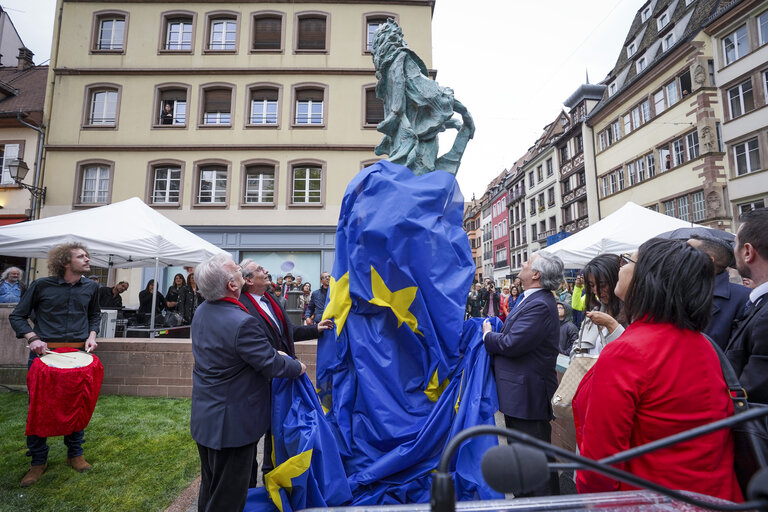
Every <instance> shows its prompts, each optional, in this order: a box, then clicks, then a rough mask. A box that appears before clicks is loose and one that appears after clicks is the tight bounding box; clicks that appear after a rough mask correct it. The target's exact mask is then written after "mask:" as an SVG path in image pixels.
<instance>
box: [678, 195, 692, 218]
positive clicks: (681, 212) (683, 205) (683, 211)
mask: <svg viewBox="0 0 768 512" xmlns="http://www.w3.org/2000/svg"><path fill="white" fill-rule="evenodd" d="M677 218H678V219H681V220H689V219H690V217H689V213H688V196H683V197H678V198H677Z"/></svg>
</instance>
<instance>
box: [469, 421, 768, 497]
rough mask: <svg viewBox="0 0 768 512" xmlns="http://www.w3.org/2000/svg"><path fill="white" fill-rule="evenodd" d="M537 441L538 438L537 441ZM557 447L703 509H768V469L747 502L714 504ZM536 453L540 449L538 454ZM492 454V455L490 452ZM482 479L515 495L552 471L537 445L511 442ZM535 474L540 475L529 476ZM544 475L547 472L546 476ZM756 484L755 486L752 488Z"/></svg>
mask: <svg viewBox="0 0 768 512" xmlns="http://www.w3.org/2000/svg"><path fill="white" fill-rule="evenodd" d="M515 434H516V435H514V436H511V435H510V436H509V437H513V438H518V437H519V438H520V439H519V440H520V441H522V442H526V441H527V440H526V439H523V437H528V436H525V435H524V434H520V433H519V432H515ZM537 441H538V440H537ZM553 448H555V449H556V450H554V451H555V453H556V454H557V455H558V456H559V457H561V458H563V459H568V460H572V461H574V462H578V463H579V465H580V466H581V467H585V468H588V469H590V470H592V471H596V472H598V473H602V474H604V475H607V476H610V477H611V478H614V479H616V480H621V481H623V482H626V483H628V484H631V485H634V486H635V487H640V488H643V489H648V490H650V491H653V492H656V493H658V494H661V495H662V496H666V497H668V498H672V499H674V500H677V501H682V502H684V503H688V504H690V505H695V506H697V507H701V508H707V509H712V510H721V511H724V512H730V511H738V510H768V499H766V498H767V497H768V492H766V489H768V468H766V469H763V470H761V471H759V472H758V473H757V474H756V475H755V477H753V479H752V481H750V485H749V492H748V494H749V499H750V500H752V501H748V502H745V503H711V502H706V501H702V500H700V499H698V498H695V497H693V496H690V495H688V494H685V493H683V492H681V491H675V490H672V489H668V488H666V487H664V486H662V485H660V484H657V483H655V482H651V481H649V480H645V479H643V478H640V477H638V476H636V475H634V474H632V473H628V472H626V471H622V470H620V469H617V468H614V467H613V466H608V465H606V464H603V463H602V462H599V461H596V460H592V459H588V458H586V457H582V456H581V455H577V454H575V453H571V452H568V451H567V450H563V449H562V448H558V447H556V446H555V447H553ZM534 452H539V453H538V454H536V453H534ZM489 454H490V455H489ZM482 469H483V478H485V481H486V482H487V483H488V485H490V486H491V488H492V489H493V490H495V491H498V492H503V493H507V492H512V493H514V494H519V493H526V492H530V491H532V490H534V489H536V488H538V487H539V486H541V485H542V484H543V482H544V481H546V478H547V474H548V473H549V466H548V464H547V458H546V456H545V455H544V452H543V451H542V450H540V449H537V448H532V447H529V446H524V445H521V444H519V443H515V444H511V445H503V446H496V447H494V448H492V449H490V450H488V452H486V454H485V456H483V462H482ZM529 474H530V475H535V477H536V478H537V479H536V480H534V478H533V477H529V476H528V475H529ZM541 475H544V476H543V477H542V476H541ZM753 487H754V489H753Z"/></svg>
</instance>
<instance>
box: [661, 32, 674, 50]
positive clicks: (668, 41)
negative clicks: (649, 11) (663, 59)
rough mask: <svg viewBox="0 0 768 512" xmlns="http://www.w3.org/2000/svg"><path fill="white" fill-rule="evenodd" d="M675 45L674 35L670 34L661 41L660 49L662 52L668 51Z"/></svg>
mask: <svg viewBox="0 0 768 512" xmlns="http://www.w3.org/2000/svg"><path fill="white" fill-rule="evenodd" d="M674 44H675V33H674V32H670V33H669V34H667V35H666V36H665V37H664V39H662V40H661V48H662V50H663V51H667V50H669V48H670V47H671V46H672V45H674Z"/></svg>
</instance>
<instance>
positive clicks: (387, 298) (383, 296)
mask: <svg viewBox="0 0 768 512" xmlns="http://www.w3.org/2000/svg"><path fill="white" fill-rule="evenodd" d="M371 290H372V292H373V298H372V299H371V300H369V301H368V302H370V303H371V304H375V305H377V306H381V307H384V308H390V309H391V310H392V312H393V313H394V314H395V317H397V326H398V327H400V326H401V325H403V322H405V324H406V325H407V326H408V327H410V328H411V330H412V331H413V332H415V333H416V334H421V335H422V336H423V334H422V333H421V331H419V325H418V321H417V320H416V317H415V316H413V313H411V312H410V311H409V309H410V307H411V304H413V299H415V298H416V290H418V288H417V287H416V286H409V287H407V288H403V289H402V290H397V291H396V292H392V291H390V290H389V288H387V285H386V284H384V280H383V279H382V278H381V276H380V275H379V273H378V272H376V269H375V268H373V266H371Z"/></svg>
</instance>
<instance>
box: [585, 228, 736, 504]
mask: <svg viewBox="0 0 768 512" xmlns="http://www.w3.org/2000/svg"><path fill="white" fill-rule="evenodd" d="M621 258H622V260H621V261H622V263H623V265H622V268H621V271H620V272H619V279H618V282H617V284H616V288H615V292H616V295H617V296H618V298H620V299H623V300H624V306H625V311H626V313H627V316H628V317H629V320H630V322H631V325H629V327H627V329H626V330H625V331H624V334H623V335H622V336H621V337H620V338H619V339H618V340H616V341H614V342H613V343H611V344H610V345H608V346H606V347H605V349H604V350H603V352H602V353H601V354H600V357H599V358H598V360H597V362H596V363H595V365H594V366H593V367H592V368H591V369H590V370H589V371H588V372H587V374H586V375H585V376H584V378H583V379H582V381H581V384H580V385H579V388H578V390H577V391H576V395H575V396H574V398H573V413H574V421H575V425H576V439H577V443H578V447H579V450H580V452H581V453H582V454H583V455H585V456H586V457H589V458H591V459H601V458H603V457H608V456H610V455H613V454H614V453H617V452H620V451H623V450H627V449H629V448H632V447H635V446H640V445H643V444H645V443H648V442H651V441H655V440H657V439H661V438H663V437H667V436H670V435H673V434H677V433H679V432H682V431H684V430H688V429H691V428H694V427H698V426H700V425H704V424H707V423H711V422H713V421H717V420H721V419H724V418H727V417H729V416H731V415H732V414H733V403H732V400H731V397H730V394H729V392H728V387H727V386H726V384H725V380H724V378H723V372H722V370H721V367H720V362H719V359H718V356H717V354H716V353H715V350H714V348H713V347H712V345H711V343H710V342H709V341H708V340H707V339H706V338H705V337H704V336H703V335H702V334H701V333H700V331H701V330H702V329H704V328H705V327H706V326H707V323H708V322H709V315H710V312H711V310H712V293H713V292H712V290H713V286H714V272H713V267H712V260H711V259H710V258H709V257H708V256H707V255H706V254H704V253H702V252H701V251H697V250H696V249H694V248H693V247H690V246H689V245H687V244H686V243H685V242H684V241H680V240H662V239H657V238H654V239H651V240H649V241H647V242H645V243H644V244H643V245H641V246H640V249H639V250H638V252H636V253H635V254H633V255H631V256H630V255H628V254H622V255H621ZM733 461H734V447H733V436H732V434H731V432H730V430H728V429H725V430H719V431H716V432H713V433H711V434H708V435H705V436H701V437H698V438H696V439H692V440H690V441H686V442H685V443H682V444H680V445H675V446H672V447H669V448H665V449H662V450H657V451H655V452H651V453H649V454H647V455H643V456H641V457H637V458H634V459H631V460H629V461H627V462H625V463H622V464H619V465H617V466H616V467H618V468H620V469H623V470H626V471H628V472H630V473H632V474H635V475H637V476H640V477H642V478H645V479H647V480H650V481H652V482H656V483H658V484H661V485H664V486H666V487H669V488H672V489H680V490H684V491H693V492H698V493H702V494H708V495H710V496H715V497H718V498H722V499H726V500H731V501H742V500H743V498H742V495H741V491H740V489H739V484H738V482H737V480H736V474H735V472H734V469H733ZM576 487H577V489H578V491H579V492H580V493H588V492H603V491H619V490H628V489H633V488H634V487H632V486H630V485H628V484H626V483H623V482H619V481H617V480H614V479H612V478H610V477H606V476H602V475H599V474H597V473H594V472H591V471H579V472H578V473H577V476H576Z"/></svg>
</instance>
